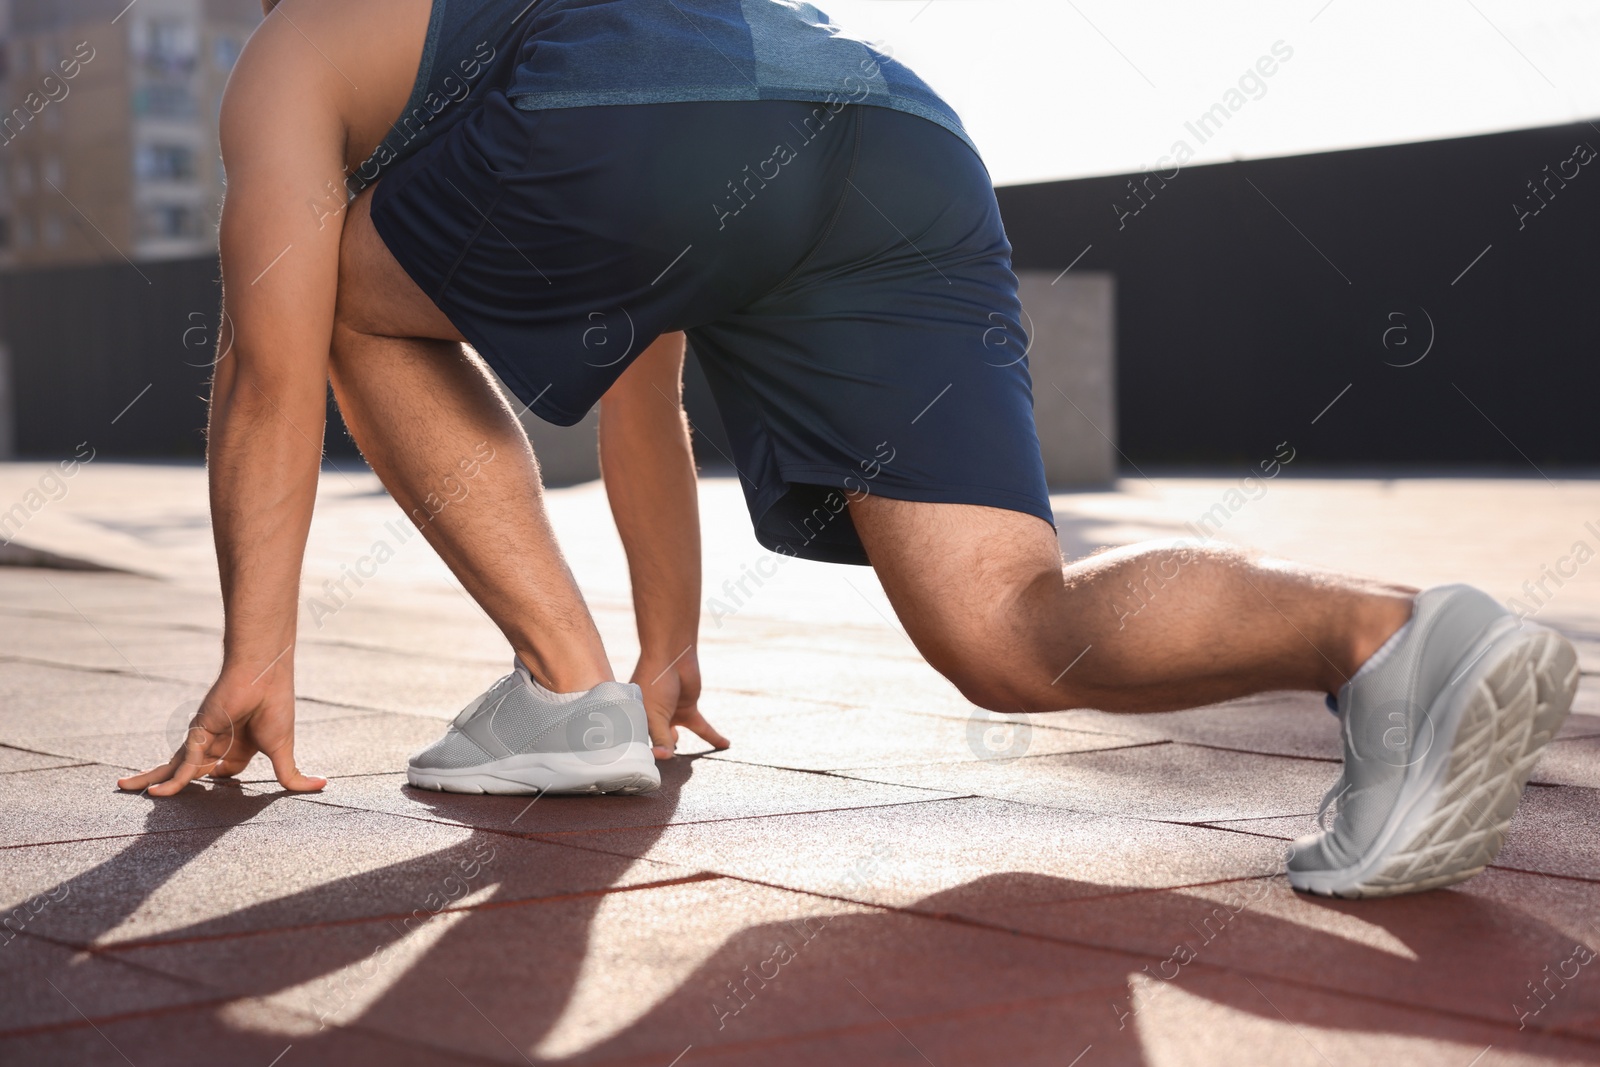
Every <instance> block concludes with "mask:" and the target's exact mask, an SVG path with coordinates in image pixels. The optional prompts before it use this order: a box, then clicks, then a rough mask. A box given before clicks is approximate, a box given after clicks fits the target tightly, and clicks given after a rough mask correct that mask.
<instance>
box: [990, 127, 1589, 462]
mask: <svg viewBox="0 0 1600 1067" xmlns="http://www.w3.org/2000/svg"><path fill="white" fill-rule="evenodd" d="M1585 142H1586V143H1587V144H1588V145H1591V146H1594V148H1600V130H1597V129H1596V128H1595V127H1593V126H1590V125H1589V124H1587V123H1582V124H1578V125H1574V126H1569V127H1559V128H1553V129H1542V130H1532V131H1521V132H1516V133H1506V134H1495V135H1490V136H1482V137H1470V138H1463V139H1458V140H1450V141H1436V142H1429V143H1425V144H1415V145H1402V146H1396V147H1388V148H1372V149H1361V150H1356V151H1348V152H1334V153H1324V154H1319V155H1310V156H1299V157H1295V158H1291V159H1275V160H1259V161H1252V162H1244V163H1230V164H1221V165H1214V166H1204V167H1191V168H1186V169H1184V170H1182V171H1181V172H1180V173H1178V174H1177V175H1176V176H1175V177H1171V172H1170V171H1168V172H1167V175H1168V176H1169V178H1170V180H1168V181H1167V182H1166V184H1165V187H1164V188H1163V187H1162V185H1161V182H1160V181H1159V180H1156V179H1147V184H1148V189H1149V192H1147V193H1145V195H1144V200H1143V203H1142V206H1141V201H1140V200H1139V199H1137V198H1135V197H1134V196H1133V195H1132V194H1131V193H1130V191H1129V181H1130V180H1131V179H1130V177H1129V176H1126V175H1124V176H1121V177H1115V178H1097V179H1088V180H1079V181H1071V182H1056V183H1049V184H1042V185H1032V186H1016V187H1010V188H1005V189H1001V190H1000V191H999V196H1000V205H1001V210H1002V213H1003V214H1004V217H1005V221H1006V228H1007V230H1008V232H1009V233H1010V236H1011V240H1012V242H1013V244H1014V246H1015V249H1016V265H1017V267H1018V268H1019V269H1025V268H1031V269H1041V270H1055V271H1059V270H1061V269H1063V268H1065V267H1066V266H1067V265H1068V264H1069V263H1072V261H1073V260H1074V258H1075V257H1077V256H1078V255H1079V254H1080V253H1083V252H1084V249H1085V247H1086V246H1092V247H1090V248H1089V250H1088V252H1087V253H1085V254H1084V255H1083V258H1082V259H1079V260H1078V261H1077V265H1076V267H1075V268H1074V269H1075V270H1109V271H1111V272H1113V273H1114V274H1115V275H1116V280H1117V302H1118V322H1117V330H1118V344H1117V358H1118V392H1119V412H1118V414H1119V425H1120V428H1121V442H1120V444H1121V447H1122V449H1123V451H1124V452H1125V453H1127V455H1128V456H1129V458H1131V459H1132V460H1133V461H1134V462H1135V463H1163V462H1165V463H1185V462H1195V461H1201V462H1218V461H1227V462H1233V461H1241V460H1243V461H1251V460H1255V459H1258V458H1266V457H1269V456H1270V455H1271V454H1272V451H1273V447H1272V446H1273V445H1274V444H1276V443H1277V442H1279V441H1283V440H1289V441H1290V442H1292V444H1293V445H1294V447H1295V448H1296V449H1297V450H1298V455H1299V456H1300V457H1303V458H1304V459H1305V460H1306V461H1308V462H1311V463H1329V464H1362V463H1373V462H1385V463H1387V462H1414V463H1446V464H1452V463H1461V464H1505V465H1507V466H1510V467H1517V468H1520V469H1521V470H1522V471H1524V472H1528V471H1529V466H1528V461H1530V460H1531V461H1532V462H1534V463H1536V464H1538V465H1539V466H1541V467H1544V466H1546V465H1550V466H1555V465H1560V464H1594V463H1597V462H1600V433H1596V432H1595V420H1594V410H1595V406H1596V403H1597V399H1600V360H1597V359H1596V358H1595V356H1596V338H1597V327H1600V257H1597V255H1596V238H1597V236H1600V161H1597V162H1592V163H1589V164H1587V165H1581V164H1579V163H1577V162H1576V161H1574V162H1571V163H1566V164H1565V165H1564V166H1563V161H1567V160H1571V159H1573V157H1574V146H1575V145H1578V144H1579V143H1585ZM1547 165H1548V166H1549V167H1550V168H1551V172H1550V173H1556V172H1557V171H1558V170H1561V169H1564V170H1565V172H1566V173H1567V174H1569V175H1570V174H1572V173H1573V172H1574V170H1576V172H1577V175H1576V177H1573V178H1571V179H1570V180H1568V181H1567V182H1566V186H1565V188H1561V187H1560V182H1559V181H1558V180H1550V184H1549V188H1550V190H1551V192H1550V193H1546V194H1545V196H1546V199H1547V201H1548V202H1547V205H1546V206H1544V207H1543V208H1542V210H1540V211H1539V212H1538V213H1537V214H1529V215H1528V216H1527V217H1525V218H1519V211H1531V209H1533V208H1536V207H1538V206H1539V201H1538V200H1535V199H1534V197H1533V195H1532V193H1531V192H1530V191H1529V189H1528V186H1527V183H1528V182H1529V181H1530V180H1532V179H1540V180H1541V181H1544V180H1546V172H1545V171H1544V168H1545V167H1546V166H1547ZM1141 191H1143V189H1142V188H1141ZM1269 200H1270V202H1269ZM1514 204H1518V205H1521V207H1520V208H1518V209H1514V208H1513V205H1514ZM1135 212H1137V213H1135ZM1491 245H1492V247H1490V248H1489V251H1488V252H1487V253H1486V254H1484V255H1483V258H1482V259H1480V260H1478V261H1477V263H1476V265H1474V266H1472V268H1471V269H1470V270H1468V271H1467V272H1466V274H1465V276H1461V275H1462V271H1463V270H1464V269H1466V268H1467V267H1468V265H1469V264H1471V263H1472V262H1473V260H1474V258H1475V257H1477V256H1478V255H1479V253H1480V252H1483V250H1484V249H1485V247H1486V246H1491ZM1458 277H1459V280H1456V279H1458ZM1430 317H1431V319H1432V322H1433V330H1434V331H1435V332H1436V336H1435V337H1434V340H1433V347H1432V350H1431V351H1429V352H1428V354H1427V356H1426V358H1424V359H1423V360H1422V361H1421V362H1420V363H1417V364H1416V365H1414V366H1409V367H1400V366H1394V365H1393V364H1405V363H1410V362H1412V361H1413V360H1415V359H1417V358H1418V357H1419V356H1421V355H1422V353H1423V352H1424V350H1425V349H1426V346H1427V342H1428V338H1429V333H1430V328H1429V325H1428V319H1429V318H1430ZM1395 327H1399V329H1393V328H1395ZM1385 331H1390V332H1388V334H1387V346H1386V344H1385V340H1386V334H1385ZM1402 342H1405V343H1402ZM1347 385H1348V386H1350V389H1349V391H1348V392H1347V393H1345V394H1344V396H1343V397H1342V398H1341V399H1340V400H1339V401H1338V403H1337V404H1335V405H1334V406H1333V407H1332V408H1331V409H1329V410H1328V411H1327V413H1326V414H1324V415H1321V417H1320V418H1319V419H1317V422H1316V424H1315V425H1312V420H1313V419H1314V418H1317V416H1318V415H1319V413H1320V412H1322V411H1323V409H1324V407H1325V406H1326V405H1327V404H1328V403H1329V402H1330V401H1332V400H1333V399H1334V397H1335V396H1337V395H1338V394H1339V393H1340V391H1341V390H1344V389H1345V387H1346V386H1347ZM1474 405H1476V408H1474ZM1513 442H1514V444H1513ZM1518 449H1520V450H1521V452H1522V453H1526V457H1527V459H1524V458H1523V457H1522V456H1521V455H1519V453H1518ZM1297 462H1299V461H1298V460H1297Z"/></svg>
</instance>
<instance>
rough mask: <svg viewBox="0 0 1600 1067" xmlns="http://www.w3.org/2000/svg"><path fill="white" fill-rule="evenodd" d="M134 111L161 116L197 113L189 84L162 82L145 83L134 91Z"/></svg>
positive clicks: (173, 116)
mask: <svg viewBox="0 0 1600 1067" xmlns="http://www.w3.org/2000/svg"><path fill="white" fill-rule="evenodd" d="M133 111H134V114H136V115H151V116H155V117H159V118H177V119H186V118H193V117H194V116H195V114H196V108H195V102H194V93H192V92H190V91H189V87H188V86H187V85H166V84H162V83H160V82H156V83H152V84H149V85H143V86H140V87H139V88H138V89H137V90H135V91H134V94H133Z"/></svg>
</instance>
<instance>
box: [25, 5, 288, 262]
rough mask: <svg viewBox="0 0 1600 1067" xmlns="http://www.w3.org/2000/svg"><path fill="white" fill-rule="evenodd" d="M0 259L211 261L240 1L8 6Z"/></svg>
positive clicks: (255, 16)
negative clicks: (220, 122)
mask: <svg viewBox="0 0 1600 1067" xmlns="http://www.w3.org/2000/svg"><path fill="white" fill-rule="evenodd" d="M6 15H7V16H8V17H7V22H8V25H6V26H5V27H4V29H3V32H4V47H3V51H0V113H3V115H4V118H3V120H0V189H3V190H4V191H3V194H0V195H3V196H4V198H5V199H4V201H3V202H0V250H3V254H4V256H5V260H4V262H5V265H6V266H9V267H17V268H22V269H27V268H37V267H58V266H66V265H79V264H90V263H120V262H122V261H123V257H124V256H126V257H127V258H128V259H130V260H132V261H134V262H136V263H144V262H152V261H159V260H166V259H177V258H183V257H194V256H201V255H205V254H206V253H208V252H209V251H211V250H212V249H214V248H215V247H216V225H217V209H218V205H219V204H220V202H221V199H222V189H223V175H222V165H221V162H220V159H219V157H218V151H217V107H218V103H219V101H220V100H221V97H222V87H223V85H224V83H225V82H226V80H227V77H228V72H229V71H230V70H231V69H232V68H233V64H234V61H235V60H236V59H237V58H238V56H239V50H240V48H242V47H243V45H244V41H245V39H246V38H247V37H248V36H249V35H250V31H251V29H252V28H253V27H254V26H255V24H256V23H257V22H258V21H260V7H259V6H258V5H257V4H256V3H255V2H254V0H136V2H134V3H132V4H128V3H127V2H126V0H10V4H9V11H8V12H6Z"/></svg>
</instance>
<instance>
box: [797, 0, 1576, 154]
mask: <svg viewBox="0 0 1600 1067" xmlns="http://www.w3.org/2000/svg"><path fill="white" fill-rule="evenodd" d="M814 2H815V3H816V4H817V6H818V7H820V8H822V9H823V10H824V11H827V12H828V14H829V15H830V16H831V17H832V18H833V19H834V20H835V21H836V22H838V23H840V24H841V25H843V26H844V27H846V28H848V29H849V30H850V31H851V32H852V33H853V34H855V35H856V36H860V37H865V38H868V39H870V40H882V41H886V42H888V44H889V45H890V46H891V47H892V48H893V49H894V54H895V55H896V56H897V57H898V58H900V59H902V60H904V61H905V62H906V63H908V64H909V65H910V66H911V67H912V68H913V69H914V70H916V71H917V72H918V73H919V74H921V75H922V77H923V78H924V79H925V80H926V81H927V82H928V83H929V84H931V85H932V86H933V87H934V88H935V89H936V90H938V91H939V92H940V93H941V94H943V95H944V97H945V98H946V99H947V100H949V101H950V103H951V104H952V105H953V106H954V107H955V108H956V111H957V112H958V113H959V114H960V115H961V117H962V120H963V122H965V123H966V126H967V129H968V131H969V132H970V133H971V134H972V136H973V139H974V140H975V141H976V142H977V143H978V147H979V148H981V149H982V150H983V154H984V159H985V160H986V161H987V163H988V165H989V170H990V172H991V173H992V174H993V175H994V178H995V181H996V183H997V184H1000V185H1014V184H1018V183H1022V182H1037V181H1048V180H1051V179H1057V178H1075V177H1084V176H1088V175H1095V174H1117V173H1123V172H1129V171H1137V170H1138V169H1139V168H1141V167H1144V166H1150V165H1152V164H1154V163H1155V162H1156V161H1157V160H1158V159H1160V158H1161V157H1162V156H1165V155H1167V154H1168V153H1169V152H1170V151H1171V150H1172V148H1173V144H1174V142H1175V141H1177V140H1179V139H1180V138H1181V139H1183V140H1186V141H1187V142H1188V143H1189V145H1190V147H1191V148H1192V149H1193V150H1194V151H1195V155H1194V159H1193V162H1216V161H1221V160H1226V159H1234V158H1239V159H1247V158H1256V157H1261V156H1278V155H1293V154H1297V153H1301V152H1314V151H1325V150H1328V149H1336V148H1352V147H1358V146H1364V145H1376V144H1397V143H1403V142H1407V141H1424V140H1433V139H1437V138H1442V137H1456V136H1462V135H1465V134H1474V133H1487V132H1491V131H1495V130H1508V129H1519V128H1526V127H1535V126H1550V125H1557V124H1562V123H1568V122H1575V121H1579V120H1587V119H1596V120H1597V121H1596V125H1597V126H1600V62H1597V61H1596V58H1595V57H1596V55H1597V54H1600V3H1597V2H1596V0H1401V2H1395V0H1331V2H1328V0H1288V2H1285V0H1270V2H1269V0H1214V2H1209V0H1208V2H1203V3H1197V2H1194V0H1142V2H1127V0H1122V2H1117V0H814ZM1279 41H1282V42H1283V45H1281V46H1280V51H1281V50H1282V49H1283V48H1284V47H1285V46H1286V47H1287V48H1288V49H1292V52H1293V55H1292V57H1291V58H1290V59H1289V60H1288V61H1286V62H1282V63H1279V64H1278V65H1277V66H1276V69H1275V72H1274V73H1273V75H1272V76H1271V77H1270V78H1266V79H1263V83H1264V85H1265V93H1264V94H1263V95H1260V96H1259V98H1250V97H1249V96H1247V95H1246V94H1244V93H1241V94H1240V95H1239V96H1236V97H1234V98H1233V102H1235V103H1237V102H1238V101H1240V100H1241V99H1242V100H1243V101H1244V102H1243V104H1242V106H1239V107H1238V109H1237V111H1234V112H1232V113H1231V114H1230V117H1229V119H1228V121H1227V123H1226V124H1225V126H1224V129H1223V131H1222V132H1221V133H1220V134H1217V135H1216V136H1213V137H1211V138H1210V139H1209V140H1208V141H1207V142H1206V143H1203V144H1202V143H1201V142H1200V141H1199V139H1198V138H1197V137H1196V136H1195V135H1194V134H1193V133H1191V132H1189V131H1188V130H1186V129H1185V127H1184V123H1185V121H1191V122H1192V121H1194V120H1196V119H1197V118H1198V116H1199V115H1200V114H1201V113H1203V112H1204V111H1206V109H1208V108H1209V107H1211V105H1213V104H1216V103H1219V102H1224V103H1226V102H1227V101H1225V100H1224V97H1225V94H1226V93H1227V92H1228V90H1230V89H1234V88H1236V87H1237V84H1238V81H1239V78H1240V76H1241V75H1242V74H1244V73H1245V72H1246V71H1247V70H1248V69H1249V68H1251V67H1252V66H1253V65H1254V64H1255V63H1256V62H1257V60H1258V59H1259V58H1260V57H1262V56H1267V55H1270V53H1271V50H1272V46H1273V44H1274V43H1275V42H1279ZM1249 88H1250V89H1252V90H1253V92H1254V93H1260V92H1261V90H1260V89H1258V88H1255V87H1254V86H1250V87H1249ZM1592 143H1593V144H1595V146H1596V147H1600V130H1597V131H1596V133H1595V138H1594V141H1593V142H1592ZM1448 180H1449V176H1448V175H1440V181H1448Z"/></svg>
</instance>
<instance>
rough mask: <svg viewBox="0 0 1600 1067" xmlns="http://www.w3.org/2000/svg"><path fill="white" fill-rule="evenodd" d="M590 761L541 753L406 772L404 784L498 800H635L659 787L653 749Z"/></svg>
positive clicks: (624, 749) (633, 746)
mask: <svg viewBox="0 0 1600 1067" xmlns="http://www.w3.org/2000/svg"><path fill="white" fill-rule="evenodd" d="M587 756H588V758H586V759H580V758H579V757H577V756H575V755H572V754H571V753H567V752H542V753H528V754H523V755H516V756H507V757H506V758H504V759H498V760H494V761H492V762H490V763H480V764H478V765H477V766H474V767H461V768H456V769H445V768H439V767H427V768H422V767H411V766H408V767H407V768H406V778H407V780H409V781H410V782H411V784H412V785H414V786H416V787H417V788H419V789H432V790H434V791H435V792H443V793H479V794H484V793H488V794H494V795H497V796H526V795H528V794H530V793H539V794H544V793H559V794H575V795H580V796H583V795H588V796H592V795H595V794H599V793H623V794H635V793H648V792H650V791H651V790H653V789H656V788H659V787H660V785H661V772H660V771H659V770H657V769H656V758H655V756H654V755H653V754H652V753H651V751H650V746H649V745H645V744H640V743H639V742H636V741H634V742H629V743H628V744H626V745H619V746H618V747H617V748H616V749H613V750H601V751H596V752H592V753H588V754H587ZM607 757H610V758H607Z"/></svg>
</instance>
